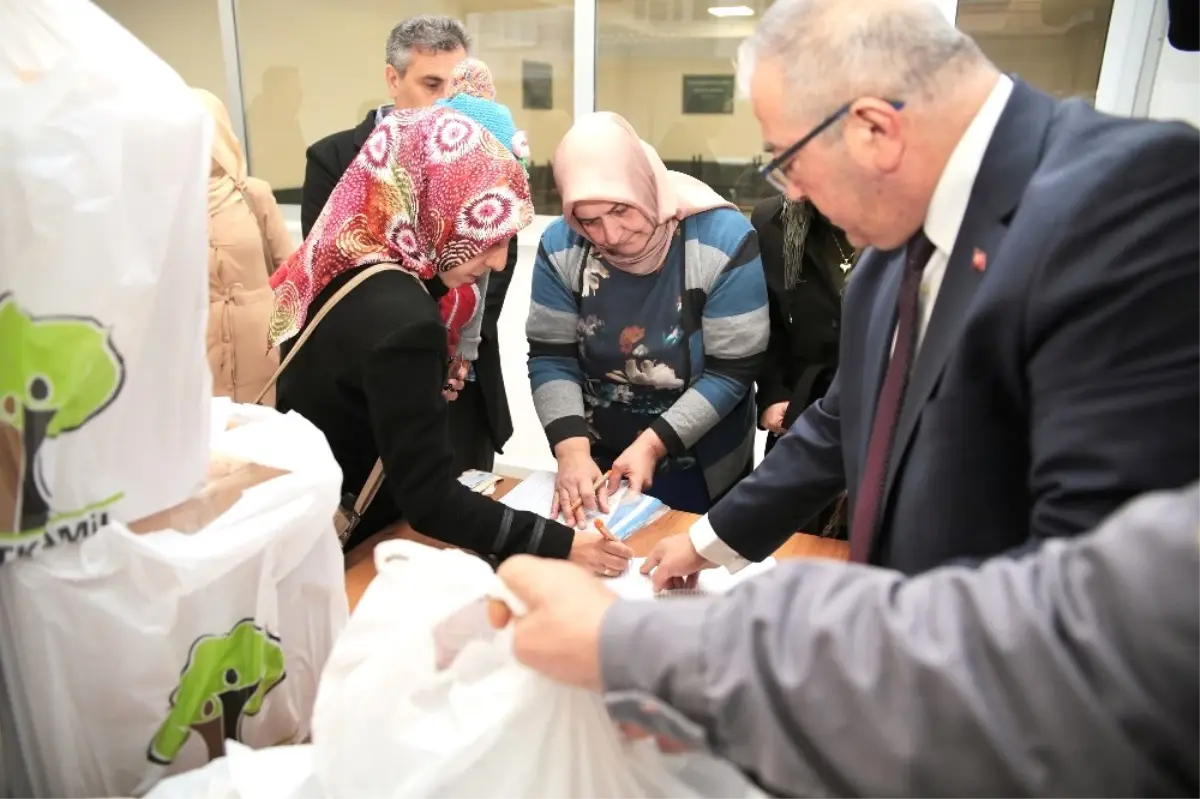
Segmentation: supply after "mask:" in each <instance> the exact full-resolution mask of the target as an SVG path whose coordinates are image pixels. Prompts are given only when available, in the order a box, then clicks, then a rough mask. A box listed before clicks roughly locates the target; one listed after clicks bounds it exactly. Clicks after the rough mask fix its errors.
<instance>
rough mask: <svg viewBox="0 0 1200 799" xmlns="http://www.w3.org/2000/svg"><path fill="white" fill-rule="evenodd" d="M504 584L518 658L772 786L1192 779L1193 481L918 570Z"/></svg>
mask: <svg viewBox="0 0 1200 799" xmlns="http://www.w3.org/2000/svg"><path fill="white" fill-rule="evenodd" d="M499 574H500V577H501V579H503V580H504V582H505V583H506V585H507V586H508V588H509V589H510V590H511V591H512V592H513V594H514V595H515V596H516V597H517V598H519V599H520V600H522V601H523V602H524V603H525V605H526V606H527V611H526V613H525V615H523V616H521V617H520V618H517V619H515V620H513V622H512V623H513V628H514V650H515V654H516V657H517V659H518V660H520V661H521V662H523V663H525V664H526V665H528V666H530V667H532V668H534V669H536V670H538V671H540V672H543V673H544V674H547V675H549V676H550V677H553V678H555V679H557V680H560V681H562V682H566V683H570V684H574V685H579V686H585V687H589V688H593V689H597V690H604V691H606V692H610V696H614V695H624V696H628V692H630V691H633V692H637V694H640V695H644V696H646V697H647V698H648V699H650V704H647V703H646V702H642V703H637V702H635V703H632V704H631V703H628V702H625V703H622V704H620V707H621V708H622V709H621V710H620V711H617V710H613V711H612V712H613V715H614V718H615V720H616V721H618V722H632V723H636V724H638V725H640V726H641V727H643V728H645V729H647V730H648V731H649V732H651V733H652V734H656V735H659V736H662V735H667V736H668V737H676V738H678V737H680V736H679V734H678V733H677V732H675V730H678V729H679V727H678V725H670V726H667V725H666V724H665V722H668V721H669V720H670V719H671V718H672V717H673V716H675V715H677V714H675V713H673V710H677V711H679V712H680V713H682V714H683V716H685V717H686V719H687V720H690V722H689V723H694V724H695V725H697V726H698V728H699V729H700V731H701V734H700V736H699V741H700V743H701V745H703V746H706V747H708V748H710V749H711V750H712V751H713V752H715V753H716V754H718V755H720V756H722V757H725V758H727V759H728V760H730V761H732V762H733V763H734V764H735V765H737V766H738V767H739V768H741V769H742V770H743V771H744V772H745V773H747V774H748V775H749V776H750V777H752V778H753V779H755V780H756V781H757V782H758V783H759V784H760V785H762V786H763V787H764V788H766V789H768V790H771V791H773V792H777V793H780V794H784V795H787V796H823V795H829V794H835V795H842V796H854V795H862V796H934V795H937V796H950V795H953V796H980V795H989V796H1084V795H1087V796H1184V795H1187V796H1196V795H1197V791H1198V790H1200V777H1198V769H1200V765H1198V754H1197V753H1198V752H1200V735H1198V733H1197V730H1198V728H1200V712H1198V710H1197V708H1200V690H1198V688H1197V684H1198V680H1200V655H1198V652H1200V609H1198V604H1197V599H1198V596H1200V488H1198V487H1197V484H1195V483H1194V484H1192V485H1191V486H1190V487H1188V488H1187V489H1186V490H1181V491H1177V492H1174V493H1157V494H1148V495H1143V496H1142V497H1141V498H1139V499H1136V500H1134V501H1132V502H1131V503H1129V504H1128V505H1126V506H1125V507H1124V508H1122V509H1120V510H1119V511H1118V512H1116V513H1114V514H1113V515H1112V516H1111V517H1109V518H1108V519H1107V520H1106V521H1105V522H1104V523H1103V524H1101V525H1100V527H1098V528H1097V529H1095V530H1094V531H1092V532H1090V533H1088V534H1086V535H1085V536H1082V537H1077V538H1072V539H1053V540H1050V541H1046V542H1044V543H1042V544H1041V546H1040V547H1039V548H1038V549H1037V550H1036V551H1032V552H1027V553H1024V554H1022V555H1020V556H1003V555H1002V556H998V557H995V558H992V559H991V560H988V561H986V562H985V563H984V564H982V565H981V566H980V567H978V568H975V569H972V568H968V567H965V566H947V567H943V568H941V569H937V570H934V571H931V572H926V573H925V574H923V575H920V576H917V577H908V578H906V577H905V576H904V575H902V574H900V573H897V572H893V571H887V570H884V569H880V568H876V567H870V566H861V565H856V564H846V563H839V562H835V561H823V560H808V561H793V562H790V563H786V564H783V565H780V566H778V567H776V568H774V569H772V570H770V571H769V572H768V573H766V574H764V575H762V576H760V577H757V578H754V579H751V580H749V581H747V582H745V583H743V584H741V585H739V586H738V587H737V588H735V589H734V590H733V591H731V592H730V593H729V594H728V595H726V596H722V597H714V598H702V599H693V598H675V599H671V600H664V601H658V602H655V601H631V600H620V601H619V600H618V599H617V598H616V596H615V595H614V594H612V593H611V592H610V591H609V590H608V589H607V588H605V587H604V586H603V584H602V583H601V582H600V581H599V580H596V579H595V578H593V577H591V576H590V575H588V574H587V573H586V572H584V571H583V570H582V569H579V568H577V567H574V566H572V565H570V564H565V563H560V562H554V561H543V560H537V559H534V558H532V557H530V556H520V557H516V558H512V559H510V560H508V561H506V562H505V563H504V564H503V565H502V566H501V567H500V570H499ZM506 616H507V614H506V613H504V612H500V613H497V614H495V615H494V616H493V622H494V623H496V624H497V625H498V626H500V625H502V624H504V623H506V622H507V621H508V619H507V618H505V617H506ZM614 692H616V693H614ZM655 700H657V701H661V702H662V703H665V705H667V706H669V707H667V708H663V709H662V710H660V711H659V712H654V705H653V702H654V701H655ZM613 707H616V705H612V704H610V708H613ZM663 711H666V712H663ZM659 720H661V721H662V722H664V724H662V725H660V724H659Z"/></svg>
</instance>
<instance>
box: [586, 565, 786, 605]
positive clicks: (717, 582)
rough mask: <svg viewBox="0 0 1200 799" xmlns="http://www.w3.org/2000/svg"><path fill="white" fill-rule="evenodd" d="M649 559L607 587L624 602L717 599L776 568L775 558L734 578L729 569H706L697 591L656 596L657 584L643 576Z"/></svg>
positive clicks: (741, 572) (677, 591)
mask: <svg viewBox="0 0 1200 799" xmlns="http://www.w3.org/2000/svg"><path fill="white" fill-rule="evenodd" d="M644 562H645V558H634V559H633V560H631V561H630V562H629V568H628V569H626V570H625V572H624V573H623V574H620V575H618V576H616V577H612V578H609V579H608V580H605V583H604V584H605V585H606V586H607V587H608V588H610V589H611V590H612V591H613V592H615V593H616V594H617V596H619V597H621V598H622V599H668V598H673V597H684V596H716V595H718V594H724V593H726V592H728V591H729V590H731V589H732V588H733V587H734V586H735V585H737V584H738V583H741V582H743V581H745V580H749V579H752V578H754V577H755V576H757V575H760V574H763V573H764V572H766V571H767V570H769V569H771V568H772V567H774V566H775V559H774V558H767V559H766V560H764V561H763V562H762V563H751V564H750V565H749V566H747V567H746V568H744V569H742V570H741V571H740V572H738V573H737V574H730V573H729V570H728V569H724V568H721V569H705V570H704V571H702V572H700V579H699V581H698V583H697V585H696V587H695V588H694V589H676V590H673V591H663V592H662V593H660V594H655V593H654V583H653V582H651V580H650V578H649V577H647V576H645V575H643V574H642V571H641V570H642V563H644Z"/></svg>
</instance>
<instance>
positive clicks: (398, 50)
mask: <svg viewBox="0 0 1200 799" xmlns="http://www.w3.org/2000/svg"><path fill="white" fill-rule="evenodd" d="M413 48H417V49H419V50H429V51H431V52H434V53H449V52H452V51H454V50H458V49H462V50H465V51H468V52H470V50H471V37H470V35H469V34H468V33H467V29H466V28H464V27H463V24H462V23H461V22H459V21H458V20H457V19H455V18H454V17H441V16H434V15H432V14H422V15H421V16H418V17H409V18H408V19H406V20H404V21H403V22H401V23H399V24H398V25H396V27H394V28H392V32H391V33H390V34H388V40H387V62H388V63H389V64H391V65H392V66H393V67H395V68H396V71H397V72H399V73H400V75H401V76H403V75H404V73H405V71H406V70H407V69H408V64H409V61H411V60H412V51H413Z"/></svg>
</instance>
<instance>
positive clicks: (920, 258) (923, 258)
mask: <svg viewBox="0 0 1200 799" xmlns="http://www.w3.org/2000/svg"><path fill="white" fill-rule="evenodd" d="M907 250H908V254H907V257H906V258H905V260H904V278H903V280H901V281H900V296H899V298H898V301H897V321H896V344H895V346H894V348H893V349H892V357H891V359H890V360H889V361H888V367H887V372H886V373H885V374H884V377H883V388H881V389H880V391H879V401H878V402H877V403H876V405H875V421H874V422H872V424H871V438H870V439H869V441H868V444H867V460H866V463H865V464H864V467H863V476H862V481H861V482H860V483H859V486H858V497H857V499H856V500H855V502H854V521H853V523H852V525H851V528H850V560H852V561H854V562H855V563H866V562H867V558H868V557H869V556H870V553H871V541H872V539H874V537H875V531H876V530H877V529H878V528H879V519H880V515H881V514H880V512H881V510H882V509H883V489H884V482H885V481H886V480H887V472H888V460H889V459H890V458H891V455H892V444H893V442H894V440H895V435H896V421H897V420H898V419H899V418H900V408H901V406H902V405H903V404H904V389H905V388H906V387H907V386H908V375H909V373H910V372H911V371H912V362H913V356H914V355H915V354H916V351H917V336H918V332H919V330H920V325H919V322H918V311H919V302H918V300H919V299H920V294H921V272H922V271H923V270H924V269H925V264H926V263H927V262H928V261H929V256H931V255H933V251H934V246H933V243H932V242H931V241H930V240H929V239H928V238H926V236H925V233H924V231H922V230H918V231H917V232H916V234H915V235H914V236H913V237H912V238H911V239H909V240H908V248H907Z"/></svg>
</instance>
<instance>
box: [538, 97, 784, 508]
mask: <svg viewBox="0 0 1200 799" xmlns="http://www.w3.org/2000/svg"><path fill="white" fill-rule="evenodd" d="M554 177H555V180H556V181H557V183H558V190H559V192H560V193H561V194H562V199H563V216H562V218H561V219H559V220H556V221H555V222H554V223H553V224H551V225H550V227H549V228H547V229H546V232H545V234H544V235H543V236H542V244H541V247H540V249H539V252H538V259H537V262H536V264H535V267H534V277H533V301H532V303H531V305H530V310H529V321H528V324H527V327H526V333H527V335H528V338H529V375H530V380H531V382H532V385H533V399H534V405H535V406H536V407H537V411H538V415H539V417H540V418H541V421H542V425H543V426H544V428H545V430H546V436H547V438H548V439H549V442H550V445H551V447H552V448H553V449H554V454H555V457H556V458H557V460H558V479H557V486H556V488H557V491H556V499H555V502H554V507H553V508H552V513H557V512H559V511H563V512H566V513H568V515H569V516H571V517H572V518H571V521H573V522H575V523H577V524H581V523H583V521H584V520H585V515H586V511H588V510H592V509H594V508H596V507H597V506H599V508H600V509H601V510H604V509H606V506H607V494H608V492H609V491H612V490H615V489H616V487H617V486H618V484H619V482H620V481H621V480H627V481H628V483H629V485H630V487H631V488H633V489H634V490H637V491H642V492H645V493H648V494H651V495H653V496H656V497H658V498H659V499H661V500H662V501H663V502H664V503H666V504H667V505H669V506H671V507H673V508H678V509H681V510H687V511H692V512H694V513H703V512H705V511H707V510H708V508H709V506H710V505H711V504H712V503H713V502H714V501H715V500H716V499H717V498H718V497H720V496H721V495H722V494H723V493H725V491H727V490H728V489H729V488H730V487H731V486H732V485H733V484H734V482H736V481H737V480H738V479H739V478H740V477H741V476H742V475H743V474H745V473H746V472H747V470H748V469H749V467H750V463H751V454H752V449H753V442H754V403H753V398H752V396H751V393H750V388H751V386H752V385H753V382H754V376H755V374H757V371H758V368H759V364H760V362H761V360H762V358H763V356H764V353H765V351H766V347H767V338H768V327H769V318H768V313H767V292H766V286H765V283H764V281H763V272H762V264H761V262H760V261H759V257H758V239H757V237H756V235H755V233H754V229H753V228H752V227H751V226H750V223H749V222H748V221H747V220H746V218H745V217H744V216H743V215H742V214H741V212H740V211H738V210H737V209H736V207H735V206H733V205H732V204H731V203H729V202H728V201H727V200H725V199H724V198H723V197H721V196H720V195H718V194H717V193H716V192H714V191H713V190H712V189H710V188H709V187H708V186H706V185H704V184H703V183H701V182H700V181H698V180H696V179H695V178H692V177H689V176H687V175H684V174H681V173H679V172H671V171H669V170H668V169H667V168H666V167H665V166H664V165H663V162H662V160H661V159H660V158H659V157H658V153H656V152H655V151H654V148H653V147H651V146H650V145H648V144H646V143H645V142H643V141H642V140H641V139H640V138H639V137H638V135H637V133H636V132H635V131H634V130H633V128H632V127H631V126H630V125H629V123H628V122H626V121H625V120H624V119H623V118H621V117H620V116H618V115H616V114H610V113H597V114H590V115H588V116H586V117H583V118H582V119H580V120H579V121H578V122H576V124H575V126H574V127H573V128H572V129H571V130H570V132H568V133H567V135H566V137H565V138H564V139H563V141H562V143H561V144H560V145H559V147H558V152H557V153H556V154H555V157H554ZM606 474H607V480H605V479H603V478H604V477H605V475H606Z"/></svg>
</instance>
